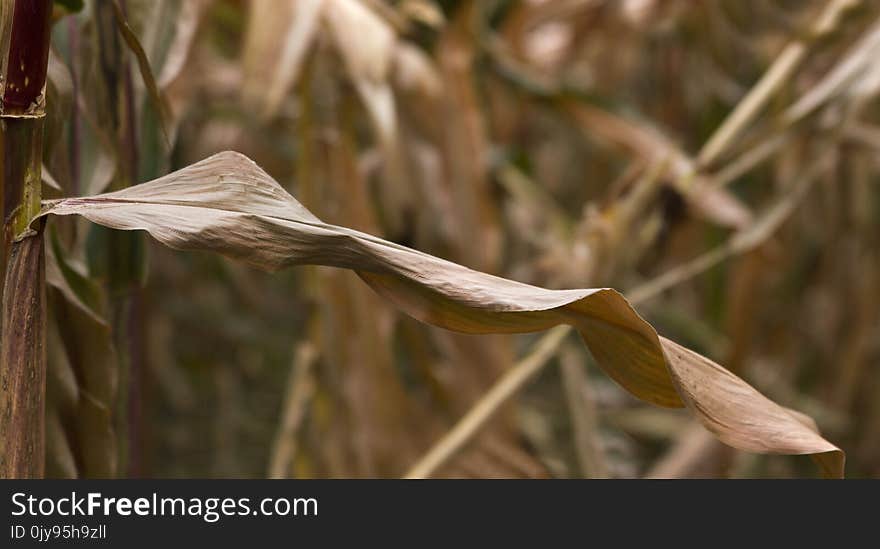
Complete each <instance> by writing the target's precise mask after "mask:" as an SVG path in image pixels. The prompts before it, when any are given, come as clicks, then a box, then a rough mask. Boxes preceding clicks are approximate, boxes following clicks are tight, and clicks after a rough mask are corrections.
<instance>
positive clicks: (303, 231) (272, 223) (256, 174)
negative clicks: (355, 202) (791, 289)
mask: <svg viewBox="0 0 880 549" xmlns="http://www.w3.org/2000/svg"><path fill="white" fill-rule="evenodd" d="M48 214H55V215H73V214H77V215H82V216H84V217H86V218H88V219H89V220H91V221H92V222H94V223H98V224H100V225H104V226H107V227H111V228H115V229H122V230H145V231H148V232H149V233H150V234H151V235H152V236H153V237H154V238H156V239H157V240H159V241H160V242H162V243H163V244H165V245H167V246H170V247H172V248H176V249H181V250H211V251H215V252H218V253H221V254H223V255H226V256H229V257H232V258H235V259H239V260H243V261H246V262H248V263H250V264H253V265H256V266H259V267H262V268H264V269H268V270H276V269H279V268H283V267H289V266H293V265H303V264H317V265H327V266H333V267H341V268H348V269H352V270H354V271H356V272H357V274H358V275H359V276H360V277H361V278H362V279H363V280H364V281H365V282H366V283H367V284H369V285H370V286H371V287H372V288H373V289H374V290H376V291H377V292H378V293H379V294H381V295H383V296H384V297H386V298H387V299H389V300H390V301H392V302H394V303H395V304H396V305H397V306H398V307H400V308H401V309H403V310H404V311H405V312H406V313H407V314H409V315H411V316H413V317H415V318H417V319H419V320H421V321H423V322H427V323H429V324H433V325H435V326H440V327H443V328H447V329H450V330H456V331H460V332H466V333H475V334H477V333H521V332H534V331H538V330H545V329H547V328H550V327H552V326H554V325H557V324H562V323H565V324H570V325H572V326H574V327H575V328H576V329H577V330H578V332H579V333H580V335H581V337H582V338H583V340H584V342H585V343H586V344H587V346H588V347H589V349H590V351H591V352H592V354H593V356H594V357H595V358H596V361H597V362H598V363H599V365H600V366H601V367H602V368H603V369H604V370H605V372H606V373H607V374H608V375H609V376H611V377H612V378H613V379H614V380H615V381H617V382H618V383H619V384H620V385H621V386H623V387H624V388H625V389H627V390H628V391H629V392H631V393H632V394H633V395H635V396H637V397H638V398H640V399H642V400H645V401H648V402H651V403H654V404H657V405H660V406H668V407H681V406H687V407H688V408H690V409H691V410H692V411H693V413H694V414H695V415H696V416H697V417H698V418H699V419H700V421H702V423H703V424H704V425H705V426H706V428H707V429H709V430H710V431H711V432H713V433H714V434H715V435H716V436H718V438H719V439H720V440H722V441H723V442H725V443H727V444H729V445H731V446H733V447H735V448H739V449H742V450H746V451H750V452H761V453H776V454H812V455H813V456H814V458H815V459H816V461H817V462H818V463H819V465H820V466H821V468H822V470H823V473H824V474H825V475H826V476H842V474H843V464H844V455H843V452H842V451H841V450H840V449H839V448H837V447H836V446H834V445H833V444H831V443H829V442H828V441H826V440H825V439H823V438H822V437H821V436H820V435H819V434H818V430H817V429H816V426H815V424H814V423H813V422H812V420H810V419H809V418H807V417H806V416H803V415H802V414H799V413H798V412H794V411H791V410H788V409H786V408H783V407H782V406H779V405H777V404H775V403H774V402H772V401H770V400H769V399H767V398H766V397H764V396H763V395H761V394H760V393H759V392H758V391H756V390H755V389H753V388H752V387H750V386H749V385H748V384H747V383H745V382H744V381H743V380H741V379H739V378H738V377H736V376H735V375H733V374H732V373H730V372H728V371H727V370H725V369H724V368H722V367H721V366H719V365H717V364H715V363H714V362H712V361H710V360H708V359H706V358H704V357H702V356H700V355H698V354H697V353H694V352H693V351H690V350H688V349H686V348H684V347H682V346H680V345H678V344H676V343H674V342H672V341H669V340H667V339H665V338H661V337H659V336H658V335H657V333H656V332H655V331H654V329H653V328H652V327H651V325H650V324H648V323H647V322H646V321H645V320H643V319H642V318H641V317H640V316H639V315H638V313H636V311H635V310H634V309H633V308H632V307H631V306H630V305H629V303H628V302H627V301H626V299H625V298H624V297H623V296H622V295H621V294H619V293H618V292H616V291H615V290H612V289H608V288H603V289H580V290H547V289H544V288H539V287H535V286H530V285H527V284H521V283H519V282H514V281H512V280H507V279H504V278H499V277H496V276H492V275H489V274H485V273H480V272H477V271H473V270H471V269H468V268H466V267H463V266H461V265H457V264H455V263H451V262H449V261H445V260H443V259H440V258H437V257H434V256H431V255H428V254H425V253H422V252H419V251H416V250H412V249H410V248H406V247H404V246H400V245H398V244H394V243H392V242H388V241H385V240H382V239H380V238H377V237H374V236H371V235H368V234H365V233H361V232H358V231H354V230H351V229H348V228H345V227H340V226H335V225H330V224H327V223H324V222H322V221H321V220H319V219H318V218H316V217H315V216H314V215H312V214H311V213H310V212H309V211H308V210H306V209H305V208H304V207H303V206H302V205H301V204H300V203H299V202H297V201H296V199H294V198H293V197H292V196H291V195H289V194H288V193H287V192H286V191H285V190H284V189H283V188H282V187H281V186H280V185H279V184H278V183H276V182H275V181H274V180H273V179H272V178H271V177H270V176H269V175H268V174H266V173H265V172H264V171H263V170H261V169H260V168H259V167H258V166H257V165H256V164H254V163H253V162H252V161H251V160H250V159H248V158H247V157H245V156H242V155H240V154H238V153H233V152H225V153H221V154H218V155H215V156H212V157H210V158H208V159H206V160H203V161H201V162H198V163H196V164H194V165H192V166H189V167H187V168H184V169H182V170H180V171H178V172H175V173H172V174H169V175H166V176H164V177H161V178H159V179H156V180H154V181H151V182H148V183H144V184H141V185H137V186H134V187H129V188H127V189H123V190H120V191H116V192H112V193H106V194H102V195H98V196H93V197H86V198H67V199H63V200H55V201H48V202H46V203H45V207H44V209H43V212H42V214H41V215H48Z"/></svg>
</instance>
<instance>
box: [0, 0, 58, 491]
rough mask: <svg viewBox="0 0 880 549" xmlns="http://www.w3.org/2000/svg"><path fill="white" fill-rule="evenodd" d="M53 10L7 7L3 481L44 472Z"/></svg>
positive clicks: (0, 170) (43, 3)
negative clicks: (46, 185)
mask: <svg viewBox="0 0 880 549" xmlns="http://www.w3.org/2000/svg"><path fill="white" fill-rule="evenodd" d="M51 13H52V2H51V1H50V0H5V1H4V2H3V3H2V23H3V35H2V36H3V42H2V44H3V48H2V50H0V51H2V54H3V55H2V59H3V91H2V115H0V125H2V131H0V136H2V137H0V139H2V145H0V146H2V149H3V156H2V167H0V177H2V178H3V179H2V185H3V198H2V200H3V217H4V232H3V253H2V257H3V271H4V277H5V284H4V288H3V296H2V320H0V321H2V326H0V329H2V338H0V346H2V347H0V476H2V477H3V478H22V477H30V478H33V477H41V476H43V472H44V462H45V457H44V439H45V394H46V355H45V349H44V342H45V319H46V306H45V303H46V299H45V293H46V291H45V260H44V254H43V238H42V234H41V233H42V230H41V228H37V229H36V230H31V229H30V228H29V227H28V223H29V221H30V220H31V219H32V218H33V217H34V216H35V215H36V214H37V213H39V211H40V185H41V182H40V177H41V173H40V170H41V154H42V139H43V120H44V118H45V96H44V89H45V84H46V70H47V63H48V57H49V40H50V26H51V20H50V18H51Z"/></svg>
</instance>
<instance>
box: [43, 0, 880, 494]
mask: <svg viewBox="0 0 880 549" xmlns="http://www.w3.org/2000/svg"><path fill="white" fill-rule="evenodd" d="M829 13H830V15H829ZM878 15H880V12H878V6H877V5H876V4H875V3H873V2H857V1H844V2H841V1H831V2H827V1H810V0H770V1H767V0H745V1H739V0H738V1H732V0H731V1H726V0H717V1H716V0H703V1H700V0H619V1H612V0H519V1H517V0H485V1H478V0H458V1H438V2H435V1H432V0H397V1H383V0H251V1H244V0H149V1H148V0H119V1H118V2H113V1H108V0H92V1H86V2H84V4H83V5H82V6H80V5H78V3H77V2H57V3H56V16H57V20H56V22H55V26H54V33H53V54H52V57H51V59H50V82H49V86H48V103H47V104H48V108H49V118H48V124H47V136H48V137H47V140H46V146H45V154H44V163H45V169H44V178H45V179H46V180H47V182H46V183H47V187H46V191H45V192H46V194H47V195H48V197H54V196H68V195H79V194H91V193H95V192H100V191H102V190H105V189H111V188H121V187H124V186H128V185H131V184H134V183H137V182H141V181H145V180H148V179H151V178H154V177H157V176H159V175H162V174H164V173H167V172H168V171H170V170H174V169H178V168H181V167H184V166H186V165H188V164H191V163H193V162H195V161H198V160H200V159H202V158H204V157H206V156H208V155H210V154H213V153H215V152H218V151H223V150H227V149H233V150H237V151H240V152H242V153H244V154H246V155H248V156H249V157H251V158H252V159H254V160H255V161H256V162H257V163H258V164H259V165H261V166H262V167H263V168H264V169H266V171H267V172H269V173H270V174H271V175H272V176H273V177H274V178H276V179H277V180H278V181H279V182H280V183H281V184H282V185H283V186H284V187H285V188H287V189H288V190H289V191H290V192H291V193H292V194H293V195H294V196H296V197H297V198H298V199H299V200H300V201H301V202H303V203H304V204H305V205H306V206H307V207H308V208H310V209H311V210H312V211H313V212H314V213H315V214H316V215H318V216H319V217H321V218H322V219H324V220H326V221H328V222H330V223H336V224H340V225H346V226H349V227H353V228H356V229H359V230H363V231H366V232H370V233H373V234H377V235H381V236H383V237H384V238H387V239H390V240H393V241H395V242H399V243H402V244H405V245H408V246H412V247H415V248H418V249H420V250H423V251H426V252H429V253H432V254H435V255H439V256H441V257H444V258H447V259H450V260H452V261H456V262H459V263H462V264H464V265H467V266H469V267H472V268H475V269H479V270H483V271H487V272H490V273H494V274H498V275H502V276H505V277H508V278H513V279H516V280H520V281H524V282H529V283H532V284H537V285H542V286H546V287H552V288H563V287H592V286H611V287H614V288H617V289H619V290H621V291H624V292H627V294H628V295H629V296H630V297H632V298H633V299H634V300H636V301H638V302H639V310H640V312H641V313H642V314H643V315H644V316H645V317H646V318H647V319H648V320H649V321H650V322H651V323H652V324H654V325H655V326H656V327H657V328H658V330H659V331H660V332H661V333H662V334H664V335H666V336H667V337H670V338H672V339H674V340H677V341H680V342H682V343H683V344H686V345H688V346H690V347H692V348H694V349H695V350H697V351H699V352H701V353H703V354H705V355H706V356H709V357H712V358H713V359H715V360H717V361H718V362H719V363H720V364H723V365H724V366H725V367H727V368H729V369H730V370H731V371H733V372H735V373H737V374H738V375H740V376H742V377H744V378H745V379H746V380H748V381H749V382H750V383H751V384H752V385H754V386H755V387H757V388H758V389H759V390H761V391H762V392H764V393H765V394H767V395H768V396H770V397H771V398H773V399H774V400H776V401H777V402H780V403H781V404H784V405H786V406H789V407H792V408H795V409H798V410H802V411H804V412H806V413H809V414H810V415H811V416H813V417H814V418H816V420H817V422H818V423H819V425H820V427H821V428H822V429H823V433H824V434H825V436H826V437H827V438H828V439H829V440H831V441H833V442H835V443H836V444H837V445H839V446H840V447H841V448H843V449H844V450H846V451H847V453H848V469H847V472H848V474H849V475H850V476H878V475H880V371H878V364H880V360H878V359H880V345H878V341H880V337H878V334H880V314H878V310H880V307H878V306H880V263H878V246H877V244H878V235H880V231H878V225H880V223H878V220H880V189H878V176H880V171H878V169H880V163H878V158H880V157H878V152H880V126H878V122H880V121H878V120H877V115H878V109H877V104H876V94H877V91H878V88H880V62H878V59H880V19H878ZM792 44H793V46H792ZM786 56H787V57H786ZM780 59H781V60H780ZM786 63H788V66H787V67H786V66H784V65H785V64H786ZM780 65H783V66H782V67H780ZM771 67H776V70H781V73H780V74H778V75H776V76H777V77H776V78H775V79H773V78H770V81H769V82H768V83H767V85H768V86H769V89H767V90H765V94H764V96H763V98H764V99H765V101H763V102H762V103H760V104H759V105H758V107H759V108H757V109H755V110H754V112H752V113H750V114H751V115H752V116H749V117H747V119H745V120H744V121H743V123H742V124H740V125H739V128H737V129H738V131H736V132H734V133H733V134H732V135H730V136H727V137H724V138H722V137H719V136H718V135H719V133H723V132H719V128H722V127H724V124H725V120H728V121H729V119H730V116H731V113H732V112H735V111H734V109H735V108H736V107H737V105H740V106H741V107H742V104H743V103H744V98H745V97H747V94H749V92H750V90H752V92H754V90H755V85H756V83H757V82H759V81H762V82H764V81H766V79H767V77H766V75H767V74H768V70H769V69H770V68H771ZM770 72H772V71H770ZM762 77H764V78H765V80H761V79H762ZM728 124H729V122H728ZM713 139H714V140H715V143H714V144H712V145H711V146H710V145H707V143H712V142H713ZM52 187H54V188H52ZM767 212H770V213H769V214H768V213H767ZM53 224H54V226H55V227H56V228H57V229H56V230H54V232H53V234H52V235H51V237H52V240H51V242H52V245H51V255H52V258H54V259H53V261H51V262H50V263H51V265H55V266H56V267H50V271H49V279H50V282H52V289H51V291H50V295H51V309H50V318H51V319H52V324H51V329H50V333H49V348H50V349H55V350H53V351H51V352H50V356H49V360H50V366H49V368H50V377H49V395H50V398H49V407H50V411H49V415H48V424H47V430H48V450H47V451H48V456H47V457H48V459H47V464H48V473H49V475H50V476H143V477H263V476H273V477H286V476H290V477H361V476H368V477H375V476H380V477H394V476H401V475H403V474H404V473H405V472H406V471H407V470H408V469H409V468H410V467H411V466H412V465H413V464H414V463H415V462H416V461H417V460H418V459H419V457H420V456H422V455H423V454H424V453H425V452H426V451H427V450H428V449H429V448H430V447H431V446H432V444H434V443H435V442H436V441H437V440H438V439H440V437H442V436H443V435H444V433H446V432H447V431H448V430H449V429H450V428H451V427H452V426H453V425H454V424H455V422H456V421H457V420H458V419H459V418H460V417H461V416H462V415H463V414H465V413H466V412H467V411H468V410H469V409H470V408H471V407H472V406H473V405H474V404H475V403H476V402H477V401H478V400H479V399H480V397H481V396H482V395H483V394H484V393H485V392H486V391H487V390H488V389H489V388H490V387H491V386H492V384H493V382H494V381H495V380H497V379H498V377H499V376H500V375H501V374H502V373H503V372H505V371H508V370H509V369H510V368H511V367H513V365H514V364H515V362H516V361H517V359H518V358H519V357H522V356H523V355H525V354H526V353H528V352H529V350H530V348H531V346H532V345H533V344H534V342H535V341H536V339H537V337H536V336H479V337H477V336H465V335H460V334H455V333H450V332H447V331H444V330H441V329H437V328H432V327H429V326H425V325H422V324H420V323H418V322H416V321H414V320H412V319H410V318H408V317H405V316H402V315H400V314H398V313H397V312H396V311H395V310H393V309H392V307H391V306H390V305H388V304H386V303H384V302H383V301H382V300H380V299H379V298H378V297H377V296H376V295H374V294H373V293H371V291H370V290H369V289H368V288H367V287H366V286H365V285H363V284H361V283H360V281H358V280H356V277H355V275H354V274H352V273H350V272H346V271H340V270H334V269H330V268H320V267H308V268H301V269H295V270H289V271H285V272H281V273H277V274H273V275H268V274H265V273H262V272H258V271H256V270H253V269H250V268H248V267H246V266H242V265H240V264H235V263H232V262H229V261H227V260H224V259H222V258H219V257H216V256H212V255H208V254H202V253H179V252H174V251H172V250H169V249H167V248H163V247H161V246H158V245H155V244H154V243H152V242H148V241H147V240H146V239H144V238H142V236H141V235H138V234H123V233H117V232H113V231H108V230H105V229H98V228H95V227H89V226H88V225H87V224H86V223H84V222H82V221H75V220H71V219H63V220H60V219H59V220H57V221H56V222H54V223H53ZM737 238H739V240H737ZM737 242H739V244H737ZM53 281H54V282H53ZM572 343H573V341H565V342H563V343H562V345H560V346H559V349H558V352H555V353H554V354H553V357H552V358H551V359H550V361H549V363H548V364H547V366H546V367H545V368H543V369H542V370H541V373H540V375H539V376H538V377H537V378H536V379H535V380H534V381H532V382H531V383H529V384H528V385H527V386H526V387H525V388H524V389H523V390H522V391H521V392H520V394H518V395H517V397H516V398H515V399H514V400H513V401H512V402H511V403H509V404H507V405H505V406H504V407H503V408H502V409H501V410H499V411H498V413H497V414H495V415H494V417H493V419H492V420H491V422H489V424H488V425H486V426H485V428H483V429H482V430H480V432H479V434H478V435H477V436H476V437H475V438H474V440H473V441H471V442H470V443H469V444H467V445H466V446H464V447H463V448H462V449H461V451H460V452H457V453H456V454H455V455H454V456H453V457H452V459H450V460H449V461H448V462H447V463H445V464H443V466H442V467H440V468H439V469H438V470H437V471H435V472H434V474H436V475H437V476H454V477H581V476H587V477H596V476H610V477H641V476H671V477H689V476H712V477H715V476H721V477H751V476H773V477H776V476H779V477H789V476H801V475H812V474H814V472H813V470H812V468H811V466H810V465H809V463H808V460H806V459H801V458H790V457H776V456H773V457H767V456H755V455H750V454H745V453H741V452H737V451H734V450H732V449H729V448H727V447H726V446H723V445H721V444H720V443H719V442H717V441H716V440H715V439H714V438H713V437H712V436H711V435H709V434H708V433H706V432H705V431H703V430H702V428H700V427H699V426H695V424H693V420H691V419H690V418H689V416H688V415H687V414H686V413H685V412H682V411H678V410H664V409H658V408H654V407H651V406H648V405H646V404H644V403H641V402H638V401H636V399H635V398H633V397H631V396H629V395H628V394H626V393H625V392H624V391H623V390H621V389H619V388H618V387H617V386H616V385H614V384H613V382H612V381H610V380H609V379H608V378H607V377H606V376H604V375H602V374H601V373H600V372H599V371H598V370H597V368H596V367H595V364H593V363H592V361H591V359H590V357H589V356H588V353H587V351H586V349H585V348H584V347H583V346H581V345H573V344H572Z"/></svg>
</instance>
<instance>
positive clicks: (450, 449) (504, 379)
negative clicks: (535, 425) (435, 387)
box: [404, 326, 572, 479]
mask: <svg viewBox="0 0 880 549" xmlns="http://www.w3.org/2000/svg"><path fill="white" fill-rule="evenodd" d="M571 331H572V329H571V328H570V327H569V326H557V327H555V328H553V329H551V330H550V331H548V332H547V333H546V334H544V335H543V336H542V337H541V339H539V340H538V342H537V343H536V344H535V346H534V347H533V349H532V352H531V353H529V354H528V356H526V357H525V358H523V359H522V360H520V361H519V362H517V363H516V365H515V366H514V367H513V368H511V369H510V370H508V371H507V372H505V374H504V375H503V376H501V379H499V380H498V382H497V383H496V384H495V385H493V386H492V388H491V389H489V390H488V391H487V392H486V394H485V395H484V396H483V397H482V398H481V399H480V400H479V402H477V404H475V405H474V407H473V408H471V409H470V411H469V412H468V413H467V414H465V416H464V417H463V418H462V419H461V420H460V421H459V422H458V423H457V424H456V425H455V427H453V428H452V430H450V431H449V432H448V433H447V434H446V435H444V436H443V438H442V439H440V442H438V443H437V444H436V445H434V447H433V448H431V450H430V451H429V452H428V453H427V454H425V456H424V457H422V459H420V460H419V462H418V463H417V464H416V465H415V466H413V467H412V468H411V469H410V470H409V471H408V472H407V473H406V475H405V477H404V478H408V479H418V478H427V477H429V476H431V474H432V473H433V472H434V471H436V470H437V468H439V467H440V466H441V465H443V464H444V463H446V462H447V461H448V460H449V458H451V457H452V456H453V455H455V454H456V453H457V452H458V451H459V450H460V449H461V448H462V447H463V446H464V445H465V444H466V443H467V442H468V441H470V440H471V439H472V438H473V436H474V435H475V434H476V433H477V432H478V431H479V430H480V429H481V428H482V427H483V426H484V425H485V424H486V422H488V421H489V419H490V418H491V417H492V416H493V415H494V414H495V412H496V411H498V409H500V408H501V407H502V406H503V405H504V403H505V402H507V401H508V400H510V398H511V397H512V396H513V395H515V394H516V393H517V391H519V389H520V388H522V387H523V386H524V385H525V384H526V383H527V382H528V381H529V380H530V379H532V377H533V376H534V375H535V374H537V373H538V372H539V371H541V369H542V368H543V367H544V365H545V364H546V363H547V362H548V361H549V360H550V359H551V358H552V357H553V355H554V354H556V349H557V348H558V347H559V345H560V344H561V343H562V341H563V340H564V339H565V336H567V335H568V334H569V333H570V332H571Z"/></svg>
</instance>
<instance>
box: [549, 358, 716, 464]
mask: <svg viewBox="0 0 880 549" xmlns="http://www.w3.org/2000/svg"><path fill="white" fill-rule="evenodd" d="M559 365H560V367H561V368H562V384H563V389H564V391H565V401H566V404H567V405H568V411H569V418H570V420H571V424H572V431H573V432H574V442H575V450H576V452H577V459H578V464H579V465H580V468H581V475H582V476H583V477H584V478H608V477H609V475H608V468H607V467H606V465H605V457H604V455H603V454H602V448H601V440H600V439H599V418H598V415H597V413H596V401H595V399H594V398H593V391H592V387H591V386H590V381H589V380H588V379H587V376H586V374H585V373H584V361H583V359H582V358H581V355H580V354H579V353H578V351H577V350H576V349H575V348H574V347H572V346H571V345H568V346H566V347H565V348H564V349H563V350H562V354H561V356H560V362H559ZM706 434H707V436H709V437H710V438H711V435H709V434H708V433H706Z"/></svg>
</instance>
